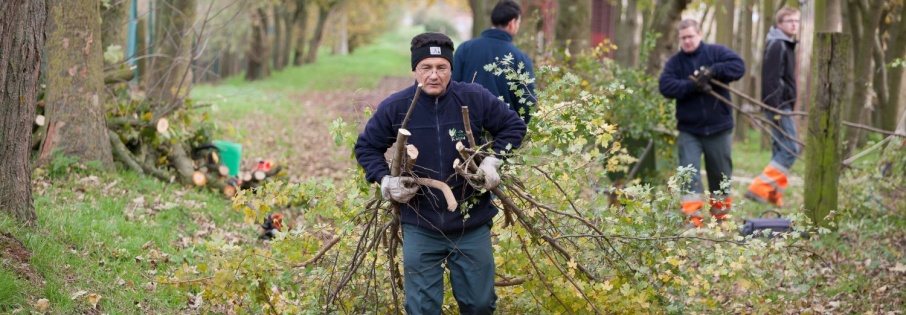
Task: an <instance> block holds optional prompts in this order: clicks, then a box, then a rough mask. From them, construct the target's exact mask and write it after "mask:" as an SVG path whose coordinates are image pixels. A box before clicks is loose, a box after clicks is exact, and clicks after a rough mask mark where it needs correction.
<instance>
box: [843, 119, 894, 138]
mask: <svg viewBox="0 0 906 315" xmlns="http://www.w3.org/2000/svg"><path fill="white" fill-rule="evenodd" d="M843 124H844V125H846V126H849V127H853V128H859V129H863V130H868V131H873V132H877V133H880V134H883V135H887V136H893V137H901V138H906V135H904V134H901V133H897V132H893V131H887V130H882V129H878V128H874V127H871V126H866V125H863V124H857V123H854V122H848V121H843Z"/></svg>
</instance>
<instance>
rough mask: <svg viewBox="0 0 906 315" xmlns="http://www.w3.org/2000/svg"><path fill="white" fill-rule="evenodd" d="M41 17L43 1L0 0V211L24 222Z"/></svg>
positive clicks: (29, 221)
mask: <svg viewBox="0 0 906 315" xmlns="http://www.w3.org/2000/svg"><path fill="white" fill-rule="evenodd" d="M46 20H47V7H46V6H45V2H44V1H34V0H7V1H3V3H2V4H0V117H2V118H0V143H3V145H2V146H0V161H3V164H4V165H3V167H0V211H3V212H6V213H8V214H10V215H11V216H12V217H14V218H16V219H17V220H19V221H21V222H23V223H25V224H26V225H30V226H34V225H36V224H37V221H38V214H37V213H36V212H35V207H34V200H33V199H32V198H33V197H32V191H31V168H30V167H29V165H28V164H29V153H30V152H31V141H32V139H31V129H32V128H31V127H32V121H33V119H34V118H35V106H34V103H33V102H34V100H35V98H36V97H37V93H38V92H37V91H38V76H39V75H40V72H41V57H42V56H41V53H42V52H41V50H42V49H43V48H44V27H45V23H46Z"/></svg>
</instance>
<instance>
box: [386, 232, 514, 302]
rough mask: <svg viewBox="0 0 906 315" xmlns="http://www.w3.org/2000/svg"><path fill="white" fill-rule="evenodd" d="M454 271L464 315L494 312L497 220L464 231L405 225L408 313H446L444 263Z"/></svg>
mask: <svg viewBox="0 0 906 315" xmlns="http://www.w3.org/2000/svg"><path fill="white" fill-rule="evenodd" d="M445 266H446V268H447V269H449V270H450V283H451V284H452V286H453V297H454V298H456V302H457V303H458V304H459V311H460V314H493V313H494V309H496V308H497V294H495V293H494V252H493V248H492V247H491V222H488V224H487V225H482V226H480V227H477V228H474V229H471V230H469V231H466V232H465V233H462V234H456V235H444V234H441V233H439V232H436V231H432V230H427V229H422V228H418V227H416V226H413V225H410V224H403V271H404V276H403V278H404V279H405V290H406V305H405V308H406V313H408V314H410V315H416V314H417V315H421V314H440V313H441V306H442V305H443V301H444V279H443V276H444V267H445Z"/></svg>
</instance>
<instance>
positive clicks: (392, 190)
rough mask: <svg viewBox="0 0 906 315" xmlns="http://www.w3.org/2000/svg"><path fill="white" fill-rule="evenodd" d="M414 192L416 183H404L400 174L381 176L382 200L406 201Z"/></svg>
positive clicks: (416, 186)
mask: <svg viewBox="0 0 906 315" xmlns="http://www.w3.org/2000/svg"><path fill="white" fill-rule="evenodd" d="M416 192H418V185H415V184H409V183H406V182H405V181H403V178H402V177H400V176H390V175H387V176H384V178H381V197H384V200H393V201H396V202H399V203H407V202H409V200H410V199H412V197H414V196H415V193H416Z"/></svg>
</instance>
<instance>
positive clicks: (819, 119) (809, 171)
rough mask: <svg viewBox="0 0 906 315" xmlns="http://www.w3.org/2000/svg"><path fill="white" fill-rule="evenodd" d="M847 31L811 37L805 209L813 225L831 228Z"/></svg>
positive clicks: (835, 192) (835, 194) (837, 173)
mask: <svg viewBox="0 0 906 315" xmlns="http://www.w3.org/2000/svg"><path fill="white" fill-rule="evenodd" d="M851 46H852V40H851V38H850V36H849V35H848V34H842V33H818V34H816V36H815V41H814V55H813V58H814V59H813V60H812V75H813V79H812V87H811V94H810V96H809V98H810V99H811V102H810V103H811V105H812V106H810V108H809V112H808V117H809V123H808V133H807V138H806V144H805V163H806V165H805V205H804V206H805V212H806V215H808V217H809V218H810V219H811V220H812V223H814V224H815V226H817V227H825V228H830V229H832V230H835V228H834V226H832V225H831V222H834V221H835V219H834V217H828V215H829V214H830V212H831V210H836V209H837V181H838V179H839V177H840V168H841V164H840V162H841V156H842V145H841V143H840V138H841V137H840V131H841V126H842V124H841V118H840V110H841V108H842V107H843V106H844V104H845V101H846V100H845V95H846V77H847V74H846V69H847V68H848V67H847V65H848V63H849V58H850V56H849V54H850V48H851Z"/></svg>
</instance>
